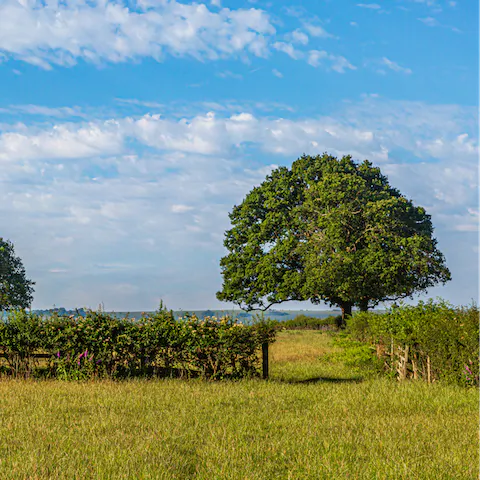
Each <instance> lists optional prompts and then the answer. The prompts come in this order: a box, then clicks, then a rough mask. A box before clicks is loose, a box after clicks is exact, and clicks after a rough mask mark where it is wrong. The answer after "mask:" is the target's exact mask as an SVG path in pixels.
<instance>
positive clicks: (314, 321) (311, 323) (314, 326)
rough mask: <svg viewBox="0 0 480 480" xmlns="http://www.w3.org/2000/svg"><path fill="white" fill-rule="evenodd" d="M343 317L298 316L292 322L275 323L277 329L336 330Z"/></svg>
mask: <svg viewBox="0 0 480 480" xmlns="http://www.w3.org/2000/svg"><path fill="white" fill-rule="evenodd" d="M339 317H340V318H341V315H337V316H334V315H331V316H329V317H326V318H317V317H309V316H307V315H304V314H300V315H297V316H296V317H295V318H294V319H292V320H286V321H284V322H278V321H277V322H275V325H276V326H277V328H288V329H292V330H334V329H337V326H338V318H339Z"/></svg>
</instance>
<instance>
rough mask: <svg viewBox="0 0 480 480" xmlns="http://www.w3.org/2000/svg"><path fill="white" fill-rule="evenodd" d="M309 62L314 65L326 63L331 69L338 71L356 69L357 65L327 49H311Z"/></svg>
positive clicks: (343, 71)
mask: <svg viewBox="0 0 480 480" xmlns="http://www.w3.org/2000/svg"><path fill="white" fill-rule="evenodd" d="M308 63H309V65H311V66H312V67H319V66H321V65H324V64H325V63H326V64H327V65H328V68H329V69H331V70H334V71H336V72H338V73H345V70H346V69H349V70H356V67H355V66H353V65H352V64H351V63H350V62H349V61H348V60H347V59H346V58H345V57H342V56H340V55H333V54H330V53H328V52H326V51H325V50H310V51H309V52H308Z"/></svg>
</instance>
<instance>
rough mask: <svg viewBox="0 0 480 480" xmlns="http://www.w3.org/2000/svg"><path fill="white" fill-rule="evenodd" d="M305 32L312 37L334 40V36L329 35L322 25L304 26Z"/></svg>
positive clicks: (309, 24) (306, 24)
mask: <svg viewBox="0 0 480 480" xmlns="http://www.w3.org/2000/svg"><path fill="white" fill-rule="evenodd" d="M304 27H305V30H306V31H307V32H308V33H309V34H310V35H311V36H312V37H321V38H334V35H331V34H330V33H328V32H327V31H326V30H325V29H324V28H323V27H321V26H320V25H312V24H311V23H305V24H304Z"/></svg>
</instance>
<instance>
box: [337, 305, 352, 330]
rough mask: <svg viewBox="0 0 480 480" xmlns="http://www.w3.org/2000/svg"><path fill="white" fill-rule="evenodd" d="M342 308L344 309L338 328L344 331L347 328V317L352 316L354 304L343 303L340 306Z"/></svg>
mask: <svg viewBox="0 0 480 480" xmlns="http://www.w3.org/2000/svg"><path fill="white" fill-rule="evenodd" d="M340 308H341V309H342V318H341V320H340V321H339V322H338V325H337V326H338V328H341V329H342V330H343V329H344V328H345V327H346V326H347V317H351V316H352V304H351V303H342V304H341V305H340Z"/></svg>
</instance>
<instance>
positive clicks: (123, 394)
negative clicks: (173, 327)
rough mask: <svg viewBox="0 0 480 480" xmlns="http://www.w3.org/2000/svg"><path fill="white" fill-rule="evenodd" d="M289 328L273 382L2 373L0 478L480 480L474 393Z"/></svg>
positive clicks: (276, 354)
mask: <svg viewBox="0 0 480 480" xmlns="http://www.w3.org/2000/svg"><path fill="white" fill-rule="evenodd" d="M334 348H335V347H333V346H332V342H331V338H330V337H329V336H328V335H327V334H325V333H321V332H305V331H292V332H288V331H287V332H282V333H280V335H279V339H278V342H277V343H276V344H275V345H273V347H272V348H271V379H270V380H269V381H267V382H266V381H262V380H245V381H240V382H204V381H201V380H190V381H184V380H158V381H151V380H150V381H139V380H137V381H130V382H110V381H109V382H89V383H73V382H72V383H66V382H60V381H14V380H0V438H1V441H0V479H2V480H10V479H26V478H30V479H42V480H43V479H51V478H55V479H77V478H78V479H80V478H81V479H90V478H98V479H127V478H128V479H147V478H152V479H189V478H198V479H208V480H214V479H235V480H236V479H259V480H260V479H261V480H266V479H344V478H346V479H355V478H357V479H476V478H478V464H479V458H478V422H479V418H478V400H479V398H478V391H477V390H473V389H462V388H458V387H454V386H443V385H436V384H433V385H430V386H429V385H426V384H423V383H414V382H405V383H402V384H399V383H398V382H395V381H394V380H387V379H379V378H375V377H373V376H369V375H365V373H364V372H362V371H361V370H358V369H352V368H351V367H350V368H347V367H346V366H345V365H343V364H342V363H341V362H340V361H332V360H330V361H329V362H326V361H322V359H321V356H322V355H323V354H325V353H331V352H332V351H334Z"/></svg>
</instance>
